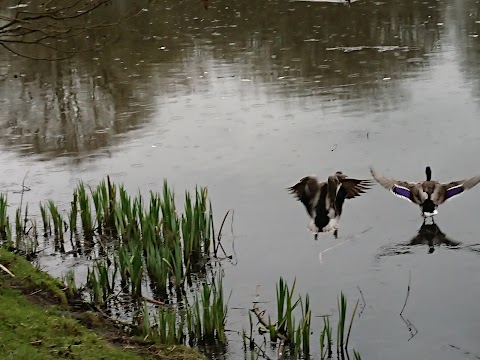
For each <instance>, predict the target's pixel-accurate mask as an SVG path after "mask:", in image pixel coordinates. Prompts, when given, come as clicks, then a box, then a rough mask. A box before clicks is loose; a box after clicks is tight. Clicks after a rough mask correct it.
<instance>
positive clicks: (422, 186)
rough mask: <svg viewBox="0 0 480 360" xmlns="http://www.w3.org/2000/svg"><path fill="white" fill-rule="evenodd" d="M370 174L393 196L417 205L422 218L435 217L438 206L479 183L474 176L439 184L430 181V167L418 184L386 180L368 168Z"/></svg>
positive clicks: (426, 169)
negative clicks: (425, 177) (424, 177)
mask: <svg viewBox="0 0 480 360" xmlns="http://www.w3.org/2000/svg"><path fill="white" fill-rule="evenodd" d="M370 172H371V173H372V176H373V178H374V179H375V180H376V181H377V182H378V183H379V184H380V185H382V186H383V187H384V188H385V189H387V190H389V191H390V192H391V193H392V194H393V195H395V196H397V197H399V198H401V199H405V200H408V201H410V202H412V203H414V204H417V205H419V206H420V210H421V212H422V216H423V217H424V218H427V217H432V216H435V215H437V214H438V210H437V208H438V206H439V205H441V204H443V203H444V202H445V201H447V200H449V199H451V198H453V197H455V196H457V195H460V194H462V193H463V192H464V191H465V190H468V189H471V188H473V187H474V186H475V185H477V184H478V183H479V182H480V176H474V177H472V178H469V179H464V180H458V181H451V182H449V183H440V182H438V181H435V180H432V170H431V168H430V166H427V167H426V168H425V174H426V176H427V180H426V181H420V182H407V181H399V180H395V179H391V178H387V177H385V176H382V175H380V174H379V173H377V172H376V171H375V170H373V168H370Z"/></svg>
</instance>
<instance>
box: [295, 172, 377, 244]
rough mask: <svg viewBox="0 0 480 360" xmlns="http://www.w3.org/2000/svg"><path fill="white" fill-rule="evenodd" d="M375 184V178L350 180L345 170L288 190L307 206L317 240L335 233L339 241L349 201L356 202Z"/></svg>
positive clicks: (312, 178)
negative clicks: (343, 214)
mask: <svg viewBox="0 0 480 360" xmlns="http://www.w3.org/2000/svg"><path fill="white" fill-rule="evenodd" d="M372 185H374V182H373V181H372V180H371V179H365V180H359V179H354V178H349V177H348V176H347V175H345V174H343V173H342V172H341V171H337V172H336V173H335V174H334V175H331V176H329V177H328V178H327V180H326V181H319V180H318V179H317V178H316V177H315V176H313V175H312V176H305V177H303V178H302V179H300V181H298V182H297V183H296V184H295V185H293V186H290V187H288V188H287V190H288V191H289V192H290V194H292V195H293V196H294V198H296V199H297V200H298V201H300V202H301V203H303V205H304V206H305V209H306V210H307V213H308V215H309V216H310V218H311V222H310V223H309V224H308V226H307V228H308V229H309V230H310V231H311V232H312V233H314V235H315V239H317V237H318V234H319V233H328V232H332V231H333V235H334V237H335V238H336V239H337V238H338V225H339V221H340V216H341V215H342V211H343V204H344V202H345V199H353V198H355V197H358V196H360V195H361V194H363V193H365V192H366V191H367V190H369V189H370V188H371V186H372Z"/></svg>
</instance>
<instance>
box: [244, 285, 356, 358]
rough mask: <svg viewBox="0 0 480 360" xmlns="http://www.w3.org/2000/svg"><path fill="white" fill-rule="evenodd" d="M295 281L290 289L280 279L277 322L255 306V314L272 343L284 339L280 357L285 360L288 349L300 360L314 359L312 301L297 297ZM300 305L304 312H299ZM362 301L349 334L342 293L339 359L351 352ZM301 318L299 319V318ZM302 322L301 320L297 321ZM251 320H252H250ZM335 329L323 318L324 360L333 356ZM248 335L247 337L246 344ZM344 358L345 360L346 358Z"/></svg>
mask: <svg viewBox="0 0 480 360" xmlns="http://www.w3.org/2000/svg"><path fill="white" fill-rule="evenodd" d="M294 290H295V280H294V282H293V285H292V287H291V288H290V287H289V286H288V284H287V283H286V282H285V280H284V279H283V278H282V277H280V280H279V282H278V283H277V286H276V297H277V302H276V304H277V322H276V323H272V322H271V320H270V316H265V315H264V312H262V311H260V309H259V308H258V306H257V304H254V307H253V309H252V312H253V313H255V315H256V316H257V318H258V320H259V322H260V324H261V326H262V327H264V328H265V329H266V332H268V333H269V336H270V341H271V342H272V343H276V342H277V341H278V340H280V344H279V347H278V356H279V358H283V357H284V356H285V355H284V354H285V348H288V349H289V350H290V354H291V355H293V356H295V357H297V356H301V357H302V358H304V359H307V358H309V357H310V348H311V342H310V338H311V334H312V327H311V322H312V310H311V306H310V298H309V296H308V294H306V295H305V297H302V296H297V297H295V298H294ZM298 305H300V310H299V311H298V310H296V309H297V308H298ZM357 306H358V301H357V303H356V305H355V307H354V309H353V312H352V317H351V319H350V323H349V325H348V332H347V333H345V330H346V325H347V323H346V314H347V300H346V298H345V296H344V295H343V293H341V295H340V298H339V300H338V311H339V320H338V325H337V354H339V358H341V357H342V355H344V352H345V351H346V350H347V349H348V340H349V338H350V332H351V329H352V323H353V319H354V316H355V313H356V310H357ZM298 315H299V317H298ZM297 318H298V319H299V320H298V321H297V320H296V319H297ZM250 321H251V320H250ZM332 333H333V331H332V327H331V325H330V320H329V319H328V317H324V319H323V329H322V331H321V333H320V336H319V339H320V356H321V358H322V359H325V358H326V357H328V358H331V357H332V345H333V340H332V339H333V336H332ZM245 338H246V334H244V341H245ZM254 344H255V343H254V341H253V340H250V347H251V348H252V347H253V346H254ZM342 358H343V357H342Z"/></svg>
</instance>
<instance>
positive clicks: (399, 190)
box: [392, 185, 412, 200]
mask: <svg viewBox="0 0 480 360" xmlns="http://www.w3.org/2000/svg"><path fill="white" fill-rule="evenodd" d="M392 192H393V193H394V194H395V195H398V196H400V197H403V198H406V199H408V200H410V197H411V195H412V193H411V191H410V190H408V189H407V188H406V187H403V186H398V185H393V188H392Z"/></svg>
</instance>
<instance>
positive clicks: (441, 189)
mask: <svg viewBox="0 0 480 360" xmlns="http://www.w3.org/2000/svg"><path fill="white" fill-rule="evenodd" d="M479 182H480V176H474V177H472V178H469V179H464V180H459V181H452V182H449V183H444V184H440V186H438V189H437V191H436V195H437V203H438V204H439V205H440V204H441V203H443V202H445V201H446V200H448V199H451V198H452V197H454V196H457V195H460V194H461V193H463V192H464V191H465V190H469V189H471V188H473V187H474V186H475V185H477V184H478V183H479Z"/></svg>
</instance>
